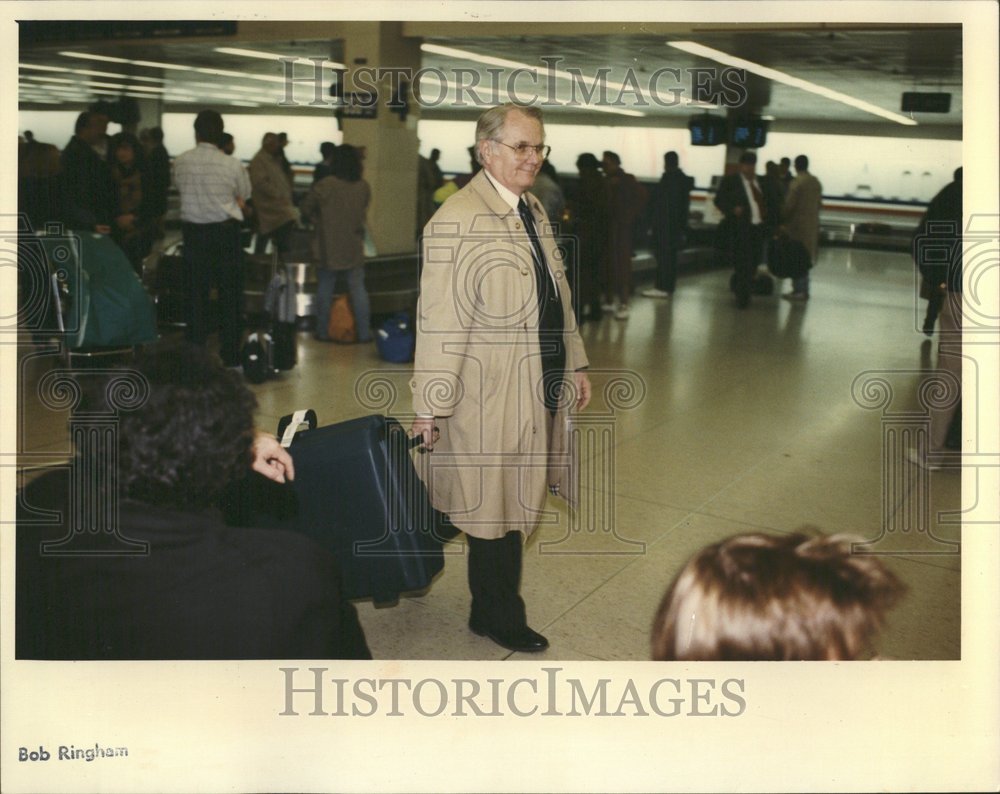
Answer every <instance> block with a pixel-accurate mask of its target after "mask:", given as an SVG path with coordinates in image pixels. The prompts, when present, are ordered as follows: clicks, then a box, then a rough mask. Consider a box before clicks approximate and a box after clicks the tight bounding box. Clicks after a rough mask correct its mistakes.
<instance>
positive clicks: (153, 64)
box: [59, 50, 285, 83]
mask: <svg viewBox="0 0 1000 794" xmlns="http://www.w3.org/2000/svg"><path fill="white" fill-rule="evenodd" d="M59 54H60V55H64V56H66V57H67V58H83V59H85V60H95V61H110V62H111V63H129V64H132V65H133V66H145V67H149V68H152V69H174V70H178V71H185V72H198V73H199V74H211V75H217V76H220V77H238V78H239V79H241V80H262V81H264V82H267V83H284V82H285V78H284V77H274V76H271V75H262V74H246V73H244V72H234V71H232V70H230V69H210V68H207V67H200V66H184V65H181V64H176V63H161V62H160V61H133V60H129V59H128V58H114V57H111V56H110V55H94V54H93V53H87V52H73V51H69V50H65V51H63V52H60V53H59Z"/></svg>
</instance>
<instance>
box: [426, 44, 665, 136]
mask: <svg viewBox="0 0 1000 794" xmlns="http://www.w3.org/2000/svg"><path fill="white" fill-rule="evenodd" d="M420 49H421V50H423V51H424V52H429V53H433V54H434V55H444V56H446V57H448V58H458V59H461V60H466V61H472V62H474V63H482V64H486V65H487V66H501V67H509V68H511V69H526V70H528V71H529V72H531V73H532V74H535V75H537V74H538V73H539V72H540V71H541V72H542V74H544V75H550V74H551V75H552V76H554V77H556V78H558V79H560V80H567V81H569V82H577V83H579V82H580V81H581V80H585V79H589V78H584V77H583V76H582V75H580V74H572V73H570V72H563V71H560V70H558V69H548V68H547V67H546V68H544V69H543V68H542V67H538V66H532V65H531V64H527V63H520V62H519V61H509V60H507V59H505V58H494V57H493V56H491V55H480V54H478V53H475V52H470V51H468V50H459V49H455V48H454V47H442V46H441V45H438V44H421V45H420ZM421 76H422V77H427V76H432V75H423V74H422V75H421ZM433 76H434V77H437V76H436V75H433ZM437 79H438V81H439V82H440V78H437ZM596 81H597V79H596V78H593V79H591V85H590V86H589V87H592V86H593V85H594V84H595V83H596ZM447 85H448V86H449V88H451V87H453V84H452V83H447ZM602 85H603V86H604V87H605V88H614V89H617V90H619V91H620V90H622V89H624V88H628V87H627V86H625V85H624V84H623V83H616V82H614V81H612V80H602ZM629 90H632V89H631V88H629ZM553 103H554V104H557V105H563V106H572V105H570V103H569V102H563V101H560V100H551V99H546V100H545V103H544V104H553ZM580 107H581V108H582V109H585V110H593V111H598V112H600V113H613V114H616V115H619V116H637V117H640V118H642V117H644V116H645V115H646V114H645V113H643V112H642V111H641V110H628V109H625V108H619V107H612V106H608V105H601V104H593V105H589V104H588V105H581V106H580Z"/></svg>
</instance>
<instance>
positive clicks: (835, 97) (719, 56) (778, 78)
mask: <svg viewBox="0 0 1000 794" xmlns="http://www.w3.org/2000/svg"><path fill="white" fill-rule="evenodd" d="M667 44H669V45H670V46H671V47H673V48H675V49H678V50H681V51H683V52H687V53H690V54H691V55H698V56H700V57H702V58H707V59H708V60H710V61H716V62H717V63H721V64H723V65H725V66H734V67H736V68H737V69H746V70H747V71H748V72H752V73H753V74H756V75H759V76H761V77H765V78H767V79H768V80H773V81H774V82H776V83H783V84H784V85H788V86H791V87H792V88H798V89H801V90H802V91H808V92H809V93H811V94H816V95H818V96H821V97H824V98H826V99H830V100H832V101H834V102H840V103H841V104H843V105H848V106H849V107H852V108H854V109H855V110H863V111H864V112H866V113H871V114H873V115H875V116H880V117H881V118H884V119H887V120H889V121H894V122H896V123H897V124H905V125H906V126H908V127H915V126H916V125H917V122H916V121H914V120H913V119H911V118H907V117H906V116H901V115H899V114H898V113H893V112H892V111H890V110H883V109H882V108H880V107H878V106H877V105H873V104H871V103H870V102H865V101H864V100H861V99H855V98H854V97H852V96H848V95H847V94H842V93H840V92H839V91H834V90H832V89H830V88H824V87H823V86H821V85H817V84H816V83H810V82H809V81H808V80H803V79H802V78H800V77H793V76H792V75H790V74H786V73H785V72H779V71H778V70H777V69H772V68H770V67H769V66H762V65H761V64H759V63H754V62H753V61H748V60H746V59H745V58H737V57H736V56H734V55H730V54H729V53H725V52H722V51H721V50H715V49H712V48H711V47H706V46H704V45H702V44H698V43H697V42H693V41H668V42H667Z"/></svg>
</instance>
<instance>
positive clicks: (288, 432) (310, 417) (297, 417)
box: [277, 408, 437, 450]
mask: <svg viewBox="0 0 1000 794" xmlns="http://www.w3.org/2000/svg"><path fill="white" fill-rule="evenodd" d="M302 424H306V425H308V426H309V429H310V430H315V429H316V425H317V424H318V420H317V418H316V412H315V411H314V410H313V409H312V408H307V409H306V410H304V411H296V412H295V413H293V414H287V415H285V416H283V417H281V419H280V420H278V433H277V436H278V438H279V439H280V441H281V446H283V447H288V446H289V445H290V444H291V443H292V439H293V438H294V437H295V434H296V433H297V432H298V430H299V426H300V425H302ZM396 427H399V431H397V432H403V429H402V427H401V426H399V425H398V424H397V425H396ZM436 429H437V428H435V430H436ZM404 437H405V438H406V449H407V450H411V449H416V448H417V447H419V446H420V445H421V444H422V443H423V442H424V440H423V438H422V437H421V436H414V437H413V438H409V437H408V436H404Z"/></svg>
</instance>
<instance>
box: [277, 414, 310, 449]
mask: <svg viewBox="0 0 1000 794" xmlns="http://www.w3.org/2000/svg"><path fill="white" fill-rule="evenodd" d="M303 424H306V425H308V426H309V429H310V430H315V429H316V424H317V419H316V412H315V411H314V410H313V409H312V408H306V409H303V410H300V411H296V412H295V413H293V414H289V415H288V416H283V417H281V419H280V420H279V421H278V433H277V436H278V438H280V439H281V442H280V443H281V446H283V447H284V448H285V449H288V447H290V446H291V445H292V439H294V438H295V434H296V433H297V432H298V430H299V427H301V426H302V425H303Z"/></svg>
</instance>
